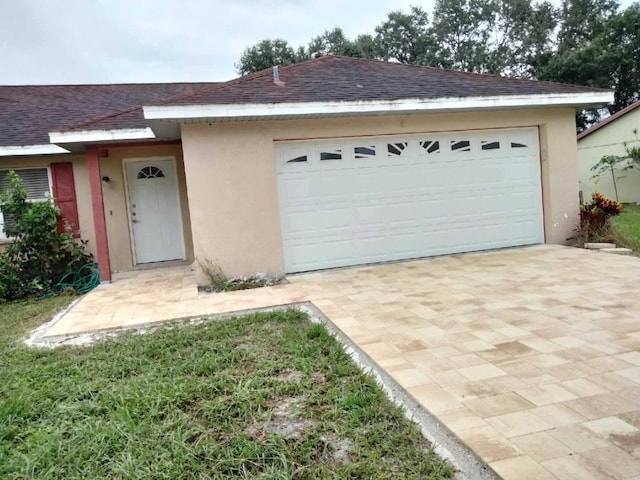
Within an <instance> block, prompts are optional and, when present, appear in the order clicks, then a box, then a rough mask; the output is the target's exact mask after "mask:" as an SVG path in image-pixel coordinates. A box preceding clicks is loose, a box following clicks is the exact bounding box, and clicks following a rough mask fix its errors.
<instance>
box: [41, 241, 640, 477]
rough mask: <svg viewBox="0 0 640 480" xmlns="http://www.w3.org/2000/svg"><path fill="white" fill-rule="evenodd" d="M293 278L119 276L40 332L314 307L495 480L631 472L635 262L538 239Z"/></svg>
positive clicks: (636, 364)
mask: <svg viewBox="0 0 640 480" xmlns="http://www.w3.org/2000/svg"><path fill="white" fill-rule="evenodd" d="M289 280H290V282H291V283H290V284H288V285H279V286H275V287H269V288H262V289H256V290H249V291H241V292H231V293H224V294H198V292H197V289H196V287H195V277H194V275H193V273H192V272H191V271H190V270H189V269H188V268H172V269H163V270H150V271H144V272H136V273H130V274H126V275H121V276H120V277H119V278H118V279H117V280H116V281H115V282H114V283H113V284H112V285H108V286H101V287H99V288H98V289H96V290H94V291H93V292H91V293H90V294H88V295H87V296H86V297H84V298H83V299H82V301H80V302H79V303H78V304H77V305H76V306H75V307H74V308H73V309H72V310H71V311H70V312H68V313H67V314H66V315H65V316H64V317H63V318H62V319H61V320H60V321H59V322H58V323H57V324H55V325H54V326H53V327H52V328H51V330H50V331H49V332H47V335H49V336H55V335H63V334H75V333H79V332H87V331H93V330H99V329H106V328H121V327H127V326H134V325H140V324H144V323H148V322H152V321H161V320H167V319H172V318H178V317H186V316H194V315H202V314H215V313H223V312H231V311H236V310H245V309H250V308H258V307H268V306H273V305H281V304H287V303H292V302H300V301H311V302H313V303H314V305H315V306H316V307H317V308H319V309H320V310H321V311H322V312H323V313H324V314H325V315H326V316H327V317H328V318H330V319H331V321H332V322H333V323H334V324H335V325H336V326H337V327H338V328H340V329H341V330H342V331H343V332H344V333H345V334H346V335H348V336H349V337H350V338H351V339H352V340H353V341H354V342H356V343H357V344H358V345H359V346H360V348H362V349H363V350H364V351H365V352H366V353H367V354H368V355H369V356H370V357H371V358H372V359H373V360H374V361H375V362H376V363H377V364H378V365H379V366H380V367H382V368H384V369H385V370H386V371H387V372H388V373H389V374H390V375H391V376H392V377H393V378H394V379H395V380H396V381H397V382H398V383H399V384H400V385H402V386H403V387H404V388H405V389H406V390H407V391H408V392H409V393H410V394H411V395H412V396H413V397H414V398H415V399H416V400H417V401H418V402H420V403H421V404H422V405H423V406H424V407H425V408H426V409H428V410H429V411H431V412H432V413H434V414H435V415H436V416H437V417H438V418H439V419H440V420H441V421H442V422H443V423H444V424H445V425H447V427H448V428H449V429H450V430H451V431H452V432H454V433H455V434H456V435H457V436H458V438H460V439H461V440H462V441H463V442H464V443H466V444H467V445H468V446H469V447H470V448H472V449H473V450H474V451H475V452H476V453H477V454H478V455H479V456H480V457H481V458H482V459H483V460H485V461H486V462H487V463H488V464H489V465H490V466H491V467H492V468H493V469H494V470H495V471H496V472H497V473H498V474H500V475H502V476H503V477H504V478H508V479H522V478H527V479H529V478H531V479H533V478H540V479H547V478H551V479H553V478H559V479H573V478H579V479H590V478H593V479H600V478H606V479H611V478H615V479H632V478H637V476H638V475H640V295H638V292H639V287H640V259H638V258H635V257H621V256H617V255H608V254H605V253H598V252H591V251H586V250H580V249H573V248H567V247H558V246H549V245H545V246H538V247H531V248H523V249H511V250H504V251H499V252H490V253H478V254H468V255H457V256H448V257H438V258H432V259H425V260H418V261H411V262H399V263H392V264H385V265H376V266H366V267H356V268H348V269H338V270H332V271H325V272H316V273H310V274H303V275H295V276H291V277H290V278H289Z"/></svg>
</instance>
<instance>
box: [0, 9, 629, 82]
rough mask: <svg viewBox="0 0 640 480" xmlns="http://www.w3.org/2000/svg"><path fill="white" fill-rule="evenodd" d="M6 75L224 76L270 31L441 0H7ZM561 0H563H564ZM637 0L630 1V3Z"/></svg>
mask: <svg viewBox="0 0 640 480" xmlns="http://www.w3.org/2000/svg"><path fill="white" fill-rule="evenodd" d="M0 1H1V3H2V15H0V84H2V85H25V84H61V83H64V84H67V83H73V84H77V83H122V82H180V81H184V82H190V81H224V80H229V79H231V78H234V77H236V76H237V75H236V71H235V66H234V64H235V63H236V62H237V61H238V59H239V58H240V55H241V54H242V52H243V50H244V49H245V48H247V47H249V46H251V45H254V44H255V43H257V42H258V41H260V40H262V39H264V38H284V39H286V40H288V41H289V43H290V44H291V45H293V46H295V47H297V46H298V45H303V44H307V43H308V41H309V40H310V39H311V38H313V37H315V36H317V35H320V34H322V33H323V32H324V31H325V30H327V29H331V28H333V27H336V26H338V27H341V28H342V29H343V30H344V32H345V34H346V35H347V36H348V37H349V38H354V37H356V36H357V35H359V34H362V33H372V32H373V30H374V27H375V26H376V25H379V24H380V23H382V22H383V21H384V20H385V19H386V16H387V13H388V12H390V11H392V10H404V11H408V10H409V6H410V5H420V6H422V7H423V8H424V9H425V10H427V11H428V12H430V11H431V9H432V8H433V3H434V0H422V1H420V0H386V1H385V0H347V1H345V0H342V1H339V0H18V1H13V0H0ZM559 1H560V0H555V3H559ZM631 2H632V0H626V1H622V2H621V3H622V6H623V7H624V6H627V5H629V4H631Z"/></svg>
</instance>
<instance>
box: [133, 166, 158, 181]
mask: <svg viewBox="0 0 640 480" xmlns="http://www.w3.org/2000/svg"><path fill="white" fill-rule="evenodd" d="M145 178H164V172H163V171H162V170H160V169H159V168H158V167H154V166H153V165H149V166H146V167H143V168H141V169H140V171H139V172H138V179H145Z"/></svg>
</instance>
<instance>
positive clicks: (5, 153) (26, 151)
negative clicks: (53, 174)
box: [0, 143, 71, 157]
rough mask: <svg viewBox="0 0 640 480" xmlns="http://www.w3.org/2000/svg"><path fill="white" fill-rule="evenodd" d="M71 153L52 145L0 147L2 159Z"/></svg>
mask: <svg viewBox="0 0 640 480" xmlns="http://www.w3.org/2000/svg"><path fill="white" fill-rule="evenodd" d="M68 153H71V151H69V150H67V149H66V148H62V147H60V146H58V145H52V144H50V143H45V144H37V145H6V146H0V157H25V156H35V155H66V154H68Z"/></svg>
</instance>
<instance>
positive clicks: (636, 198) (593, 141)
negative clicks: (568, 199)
mask: <svg viewBox="0 0 640 480" xmlns="http://www.w3.org/2000/svg"><path fill="white" fill-rule="evenodd" d="M634 130H638V132H639V133H638V135H639V137H640V108H636V109H635V110H633V111H631V112H629V113H627V114H626V115H623V116H622V117H620V118H618V119H617V120H615V121H613V122H611V123H610V124H608V125H606V126H604V127H602V128H600V129H598V130H596V131H594V132H593V133H591V134H590V135H587V136H586V137H584V138H582V139H580V140H579V141H578V157H579V159H580V189H581V190H582V192H583V194H584V198H585V201H587V200H589V198H590V197H591V194H592V193H593V192H595V191H597V192H600V193H602V194H604V195H606V196H608V197H611V198H615V190H614V188H613V180H612V179H611V175H603V176H602V177H600V179H599V180H596V179H593V178H591V177H593V172H592V171H591V167H593V166H594V165H595V164H596V163H598V162H599V161H600V159H601V158H602V157H603V156H605V155H624V153H625V150H624V142H625V141H626V142H629V145H631V146H633V145H640V141H639V140H638V138H639V137H636V136H635V135H634V133H633V131H634ZM621 175H623V176H624V178H622V179H620V181H618V183H617V185H618V198H619V199H620V201H621V202H640V171H638V170H629V171H627V172H624V173H621Z"/></svg>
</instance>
